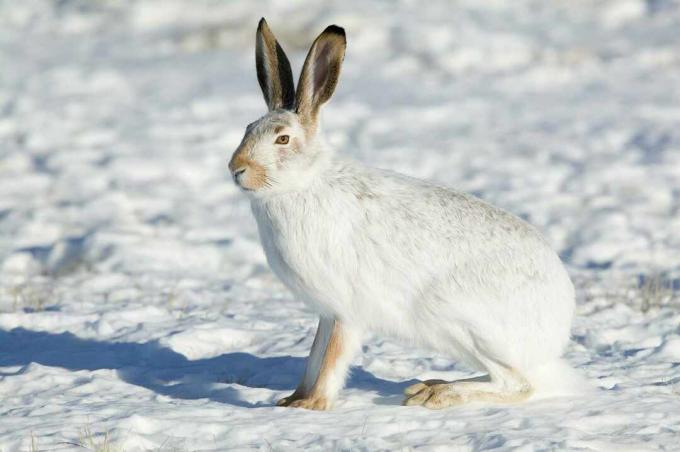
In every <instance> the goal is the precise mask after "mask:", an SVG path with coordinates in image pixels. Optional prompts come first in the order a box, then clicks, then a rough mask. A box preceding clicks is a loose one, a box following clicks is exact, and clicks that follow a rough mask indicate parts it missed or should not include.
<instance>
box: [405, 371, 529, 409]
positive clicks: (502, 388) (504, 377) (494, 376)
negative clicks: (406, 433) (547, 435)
mask: <svg viewBox="0 0 680 452" xmlns="http://www.w3.org/2000/svg"><path fill="white" fill-rule="evenodd" d="M488 370H489V375H488V376H485V377H477V378H469V379H466V380H459V381H454V382H452V383H447V382H445V381H443V380H427V381H425V382H422V383H416V384H414V385H412V386H409V387H408V388H406V390H405V391H404V394H405V395H406V399H405V400H404V405H409V406H410V405H422V406H424V407H426V408H432V409H441V408H447V407H450V406H453V405H460V404H463V403H467V402H474V401H483V402H493V403H514V402H521V401H523V400H526V399H527V398H528V397H529V396H530V395H531V392H532V388H531V385H530V384H529V382H528V381H527V380H526V379H525V378H524V377H523V376H522V375H520V374H519V373H518V372H517V371H516V370H514V369H512V368H508V367H503V366H501V365H498V364H493V365H491V366H488Z"/></svg>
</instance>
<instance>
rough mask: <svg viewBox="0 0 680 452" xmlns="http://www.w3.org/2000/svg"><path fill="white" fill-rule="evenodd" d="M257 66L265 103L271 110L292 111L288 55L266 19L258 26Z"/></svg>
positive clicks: (292, 92) (261, 20)
mask: <svg viewBox="0 0 680 452" xmlns="http://www.w3.org/2000/svg"><path fill="white" fill-rule="evenodd" d="M255 66H256V68H257V81H258V82H260V88H262V94H263V95H264V101H265V102H266V103H267V107H268V108H269V110H270V111H271V110H275V109H277V108H285V109H287V110H292V109H293V107H294V105H295V86H294V84H293V72H292V71H291V69H290V63H289V62H288V58H287V57H286V53H285V52H284V51H283V49H282V48H281V46H280V45H279V43H278V41H276V38H275V37H274V34H273V33H272V31H271V30H270V29H269V26H268V25H267V21H266V20H264V17H263V18H262V19H260V23H259V24H258V26H257V35H256V37H255Z"/></svg>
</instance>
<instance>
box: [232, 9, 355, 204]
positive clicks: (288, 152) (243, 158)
mask: <svg viewBox="0 0 680 452" xmlns="http://www.w3.org/2000/svg"><path fill="white" fill-rule="evenodd" d="M345 44H346V41H345V31H344V30H343V29H342V28H340V27H337V26H335V25H331V26H330V27H328V28H326V29H325V30H324V31H323V33H321V34H320V35H319V37H318V38H316V40H315V41H314V44H312V47H311V48H310V49H309V53H308V54H307V59H306V60H305V64H304V66H303V68H302V73H301V74H300V81H299V82H298V87H297V91H295V86H294V85H293V74H292V72H291V69H290V63H289V62H288V58H287V57H286V54H285V53H284V51H283V49H282V48H281V46H280V45H279V43H278V42H277V41H276V38H275V37H274V35H273V34H272V32H271V30H270V29H269V26H268V25H267V22H266V21H265V20H264V19H262V20H260V24H259V25H258V27H257V35H256V46H255V63H256V67H257V79H258V81H259V82H260V87H261V88H262V94H263V95H264V100H265V102H266V103H267V107H268V108H269V111H268V113H267V114H266V115H264V116H263V117H261V118H260V119H258V120H257V121H255V122H253V123H252V124H250V125H248V127H247V128H246V134H245V136H244V137H243V140H242V141H241V144H240V145H239V147H238V148H237V149H236V151H235V152H234V155H233V156H232V158H231V161H230V162H229V169H230V170H231V173H232V175H233V177H234V181H235V182H236V184H237V185H238V186H239V187H241V188H242V189H244V190H247V191H251V192H261V193H265V192H280V191H287V190H290V189H294V188H296V187H301V186H302V184H304V183H305V181H307V180H309V179H310V177H312V176H313V174H314V172H315V168H318V167H319V165H318V164H317V163H318V162H319V161H320V160H322V159H323V155H322V154H323V150H322V148H321V146H319V145H318V140H317V129H318V127H317V126H318V114H319V108H320V107H321V105H323V104H324V103H325V102H326V101H328V99H330V97H331V95H332V94H333V91H334V90H335V86H336V85H337V83H338V77H339V76H340V66H341V65H342V60H343V58H344V56H345Z"/></svg>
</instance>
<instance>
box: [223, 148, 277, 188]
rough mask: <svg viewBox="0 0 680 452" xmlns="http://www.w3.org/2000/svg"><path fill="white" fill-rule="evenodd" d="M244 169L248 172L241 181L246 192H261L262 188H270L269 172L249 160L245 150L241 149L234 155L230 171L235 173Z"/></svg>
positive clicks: (230, 163)
mask: <svg viewBox="0 0 680 452" xmlns="http://www.w3.org/2000/svg"><path fill="white" fill-rule="evenodd" d="M244 168H245V170H246V172H245V173H244V175H243V177H241V178H240V179H239V181H240V184H241V186H242V187H243V188H245V189H246V190H259V189H260V188H263V187H267V186H269V181H268V180H267V170H266V169H265V168H264V167H263V166H262V165H260V164H259V163H257V162H255V161H254V160H252V159H251V158H249V157H248V155H247V153H246V151H245V149H243V148H241V149H239V150H237V151H236V152H234V155H233V157H232V158H231V161H230V162H229V170H231V172H232V173H233V172H234V171H236V170H240V169H244Z"/></svg>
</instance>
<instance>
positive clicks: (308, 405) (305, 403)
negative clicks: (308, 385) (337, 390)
mask: <svg viewBox="0 0 680 452" xmlns="http://www.w3.org/2000/svg"><path fill="white" fill-rule="evenodd" d="M288 406H289V407H291V408H305V409H307V410H316V411H326V410H329V409H330V408H331V404H330V402H329V401H328V399H327V398H325V397H314V396H310V397H307V398H304V399H298V400H295V401H293V402H292V403H290V405H288Z"/></svg>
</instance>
